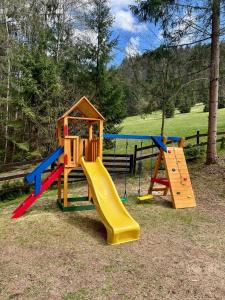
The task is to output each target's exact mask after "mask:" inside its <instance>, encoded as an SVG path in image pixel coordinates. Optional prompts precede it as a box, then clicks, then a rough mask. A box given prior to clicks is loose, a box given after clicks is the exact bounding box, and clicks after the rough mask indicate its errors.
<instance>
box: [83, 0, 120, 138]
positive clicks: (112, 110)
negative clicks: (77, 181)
mask: <svg viewBox="0 0 225 300" xmlns="http://www.w3.org/2000/svg"><path fill="white" fill-rule="evenodd" d="M86 22H87V25H88V27H89V29H90V30H91V31H92V33H93V35H96V43H95V44H93V45H92V51H91V60H92V67H91V74H90V78H91V80H92V82H93V83H94V92H93V98H94V101H95V104H96V105H97V107H98V109H99V110H100V111H101V113H102V115H103V116H104V117H105V118H106V125H105V127H106V131H108V132H118V131H119V129H120V128H119V127H118V125H119V124H120V123H121V121H122V120H123V118H124V117H125V105H124V95H123V90H122V88H121V86H120V82H119V81H118V80H116V76H115V72H114V71H113V70H109V68H108V65H109V62H110V60H111V55H112V51H113V49H114V47H115V46H116V44H117V39H113V38H112V33H111V30H110V28H111V26H112V24H113V18H112V16H111V13H110V8H109V6H108V2H107V1H106V0H94V1H93V3H92V8H91V11H90V12H89V13H88V15H87V16H86Z"/></svg>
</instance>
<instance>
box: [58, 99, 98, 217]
mask: <svg viewBox="0 0 225 300" xmlns="http://www.w3.org/2000/svg"><path fill="white" fill-rule="evenodd" d="M103 122H104V117H103V116H102V115H101V114H100V113H99V112H98V111H97V109H96V108H95V107H94V106H93V105H92V104H91V103H90V101H89V100H88V99H87V98H86V97H83V98H81V99H80V100H79V101H78V102H77V103H75V104H74V105H73V106H72V107H71V108H70V109H69V110H68V111H67V112H65V113H64V114H63V115H62V116H61V117H60V118H59V119H58V120H57V124H56V138H57V141H58V145H59V147H64V155H62V156H60V158H59V161H58V162H59V163H61V164H64V172H63V179H64V180H63V182H64V183H63V197H62V183H61V177H62V175H61V176H59V178H58V204H59V206H60V208H61V209H63V210H67V211H68V210H83V209H92V208H93V205H87V206H82V205H81V206H70V205H69V204H70V203H69V202H71V201H79V200H80V201H85V200H90V199H91V191H90V188H88V198H85V197H81V198H79V197H78V198H72V199H71V198H68V176H69V173H70V172H71V171H72V170H74V169H76V168H78V167H81V164H80V161H81V158H82V157H84V159H85V160H87V161H96V159H97V157H99V158H100V159H102V148H103V138H102V136H103ZM76 129H77V131H78V132H76ZM79 134H82V136H80V135H79Z"/></svg>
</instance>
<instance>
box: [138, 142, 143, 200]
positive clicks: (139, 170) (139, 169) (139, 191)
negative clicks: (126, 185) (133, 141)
mask: <svg viewBox="0 0 225 300" xmlns="http://www.w3.org/2000/svg"><path fill="white" fill-rule="evenodd" d="M140 157H141V158H142V142H141V156H140ZM139 163H140V165H138V196H139V197H140V196H141V171H142V166H141V163H142V161H141V160H140V161H139Z"/></svg>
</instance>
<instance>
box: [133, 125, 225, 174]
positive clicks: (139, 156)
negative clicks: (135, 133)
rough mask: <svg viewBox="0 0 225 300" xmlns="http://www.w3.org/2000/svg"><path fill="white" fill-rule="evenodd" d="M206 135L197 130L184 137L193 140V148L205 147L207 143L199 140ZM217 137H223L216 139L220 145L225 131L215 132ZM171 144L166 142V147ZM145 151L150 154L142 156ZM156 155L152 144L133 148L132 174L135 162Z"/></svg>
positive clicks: (156, 152)
mask: <svg viewBox="0 0 225 300" xmlns="http://www.w3.org/2000/svg"><path fill="white" fill-rule="evenodd" d="M207 136H208V134H207V133H200V131H199V130H197V132H196V134H194V135H190V136H187V137H185V138H184V139H185V141H190V140H194V143H191V144H192V145H193V146H206V145H207V142H206V141H204V142H201V138H203V137H207ZM217 136H223V137H221V138H217V140H216V142H217V143H220V142H222V141H223V140H224V139H225V131H220V132H217ZM171 143H172V142H170V141H169V142H167V145H169V144H171ZM154 149H156V150H157V151H155V152H154ZM146 150H150V151H151V152H152V153H150V154H143V152H145V151H146ZM157 154H158V148H157V147H156V146H155V145H154V144H152V145H149V146H144V147H138V146H137V145H135V146H134V163H133V174H135V173H136V167H137V162H138V161H142V160H145V159H149V158H153V157H156V156H157Z"/></svg>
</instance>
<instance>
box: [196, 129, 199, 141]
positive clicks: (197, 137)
mask: <svg viewBox="0 0 225 300" xmlns="http://www.w3.org/2000/svg"><path fill="white" fill-rule="evenodd" d="M196 140H197V145H199V144H200V131H199V130H197V135H196Z"/></svg>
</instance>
